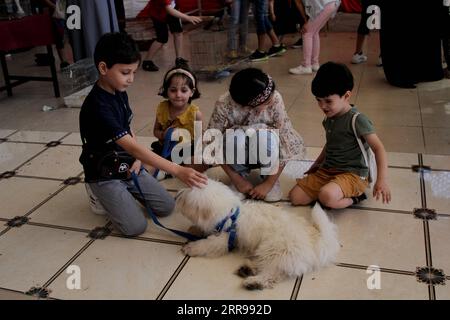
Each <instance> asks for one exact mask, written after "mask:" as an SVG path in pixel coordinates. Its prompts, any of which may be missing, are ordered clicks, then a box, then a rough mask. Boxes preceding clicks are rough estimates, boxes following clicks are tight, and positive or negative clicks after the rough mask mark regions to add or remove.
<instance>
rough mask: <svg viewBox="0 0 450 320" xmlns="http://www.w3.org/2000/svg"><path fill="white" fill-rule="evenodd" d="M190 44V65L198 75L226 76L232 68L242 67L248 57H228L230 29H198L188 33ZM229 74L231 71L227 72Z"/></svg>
mask: <svg viewBox="0 0 450 320" xmlns="http://www.w3.org/2000/svg"><path fill="white" fill-rule="evenodd" d="M187 36H188V38H189V45H190V54H191V57H190V62H189V64H190V67H191V68H192V71H194V72H195V73H196V74H197V75H200V76H201V75H206V76H213V77H216V78H217V77H221V76H224V74H225V73H227V72H229V71H232V69H236V68H240V67H242V66H243V65H244V64H243V63H245V62H246V61H248V59H246V58H244V57H240V58H234V59H230V58H229V57H228V55H227V54H228V48H227V45H228V30H227V29H225V30H221V31H206V30H203V29H197V30H193V31H191V32H189V33H188V34H187ZM227 75H229V73H228V74H227Z"/></svg>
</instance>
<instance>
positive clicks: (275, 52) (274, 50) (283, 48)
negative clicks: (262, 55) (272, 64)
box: [267, 43, 286, 57]
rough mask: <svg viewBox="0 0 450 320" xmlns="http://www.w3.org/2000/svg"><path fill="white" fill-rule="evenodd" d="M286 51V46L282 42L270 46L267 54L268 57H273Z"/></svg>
mask: <svg viewBox="0 0 450 320" xmlns="http://www.w3.org/2000/svg"><path fill="white" fill-rule="evenodd" d="M285 52H286V46H285V45H284V44H282V43H281V44H280V45H279V46H277V47H276V46H272V47H271V48H270V49H269V51H268V52H267V55H268V56H269V57H275V56H279V55H282V54H283V53H285Z"/></svg>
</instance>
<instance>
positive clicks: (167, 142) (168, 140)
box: [153, 128, 178, 178]
mask: <svg viewBox="0 0 450 320" xmlns="http://www.w3.org/2000/svg"><path fill="white" fill-rule="evenodd" d="M173 130H174V128H169V129H167V132H166V135H165V136H164V145H163V150H162V152H161V157H163V158H167V157H168V156H170V154H171V153H172V150H173V148H174V147H175V146H176V145H177V144H178V142H177V141H172V133H173ZM158 173H159V169H156V170H155V172H154V173H153V177H154V178H156V176H157V175H158Z"/></svg>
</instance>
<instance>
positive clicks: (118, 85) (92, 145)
mask: <svg viewBox="0 0 450 320" xmlns="http://www.w3.org/2000/svg"><path fill="white" fill-rule="evenodd" d="M94 61H95V64H96V66H97V69H98V72H99V80H98V81H97V83H96V84H95V85H94V87H93V88H92V90H91V92H90V93H89V95H88V97H87V98H86V100H85V101H84V103H83V105H82V107H81V112H80V134H81V139H82V141H83V152H82V154H81V156H80V162H81V163H82V165H83V168H84V172H85V181H86V183H87V184H88V186H89V188H87V189H88V192H89V191H90V192H91V193H92V194H91V196H92V198H93V199H95V198H97V200H98V201H99V202H100V203H101V205H102V206H103V207H104V209H105V211H106V214H107V215H108V217H109V218H110V219H111V221H112V222H113V224H114V225H115V226H116V227H117V228H118V229H119V230H120V231H121V232H122V233H123V234H125V235H127V236H135V235H139V234H141V233H143V232H144V231H145V230H146V228H147V220H146V218H145V216H144V215H143V211H142V208H141V207H140V206H139V204H138V202H137V201H136V199H135V198H136V197H140V195H139V191H138V190H137V188H136V186H135V185H134V183H133V181H132V180H131V179H130V178H129V177H130V173H131V172H134V173H136V174H137V175H138V181H139V184H140V186H141V188H142V191H143V194H144V197H145V199H139V200H141V201H145V202H146V203H147V205H148V206H149V207H150V208H151V209H152V210H153V211H154V213H155V214H156V215H159V216H167V215H169V214H170V213H171V212H172V210H173V208H174V199H173V197H172V196H171V195H170V194H169V193H168V192H167V191H166V190H165V189H164V188H163V187H162V186H161V185H160V184H159V183H158V182H157V181H156V180H155V179H154V178H153V177H152V176H151V175H149V174H148V173H147V172H146V171H145V169H143V168H142V166H141V164H142V163H144V164H147V165H149V166H152V167H156V168H158V169H161V170H164V171H166V172H168V173H170V174H172V175H173V176H176V177H178V178H179V179H180V180H182V181H183V182H184V183H186V184H187V185H188V186H197V187H201V186H202V185H203V184H206V183H207V178H206V177H205V176H204V175H202V174H200V173H198V172H197V171H195V170H193V169H190V168H185V167H181V166H179V165H177V164H175V163H173V162H170V161H167V160H165V159H163V158H161V157H160V156H158V155H156V154H155V153H153V152H152V151H150V150H149V149H147V148H145V147H144V146H141V145H139V144H138V143H137V142H136V137H135V135H134V133H133V132H132V130H131V128H130V124H131V120H132V118H133V113H132V111H131V109H130V106H129V104H128V96H127V93H126V91H125V90H126V89H127V87H128V86H130V85H131V84H132V83H133V80H134V74H135V72H136V70H137V69H138V67H139V63H140V61H141V57H140V53H139V51H138V49H137V46H136V44H135V42H134V41H133V39H131V37H130V36H128V35H126V34H121V33H110V34H106V35H104V36H102V38H101V39H100V40H99V41H98V43H97V46H96V48H95V53H94ZM110 151H117V152H124V151H125V153H127V154H128V155H129V156H130V158H135V161H134V162H133V163H130V165H129V168H128V167H127V168H126V169H129V170H128V177H127V178H126V179H117V178H116V179H114V178H113V179H110V178H108V177H105V176H104V174H102V172H100V170H99V166H98V163H96V161H95V160H93V158H92V154H100V155H102V154H104V155H106V154H108V152H110ZM125 166H127V165H126V164H125ZM89 189H90V190H89Z"/></svg>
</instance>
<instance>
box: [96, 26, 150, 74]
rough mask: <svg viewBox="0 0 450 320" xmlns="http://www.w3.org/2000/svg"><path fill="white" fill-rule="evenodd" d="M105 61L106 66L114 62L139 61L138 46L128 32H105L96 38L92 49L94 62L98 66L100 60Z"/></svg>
mask: <svg viewBox="0 0 450 320" xmlns="http://www.w3.org/2000/svg"><path fill="white" fill-rule="evenodd" d="M102 61H103V62H105V63H106V66H107V67H108V68H112V66H113V65H115V64H116V63H122V64H132V63H136V62H139V64H140V63H141V53H140V52H139V48H138V47H137V45H136V42H134V40H133V38H131V37H130V36H129V35H128V34H125V33H119V32H114V33H106V34H104V35H103V36H102V37H101V38H100V40H98V42H97V45H96V46H95V51H94V62H95V66H96V67H97V68H98V65H99V63H100V62H102Z"/></svg>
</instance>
